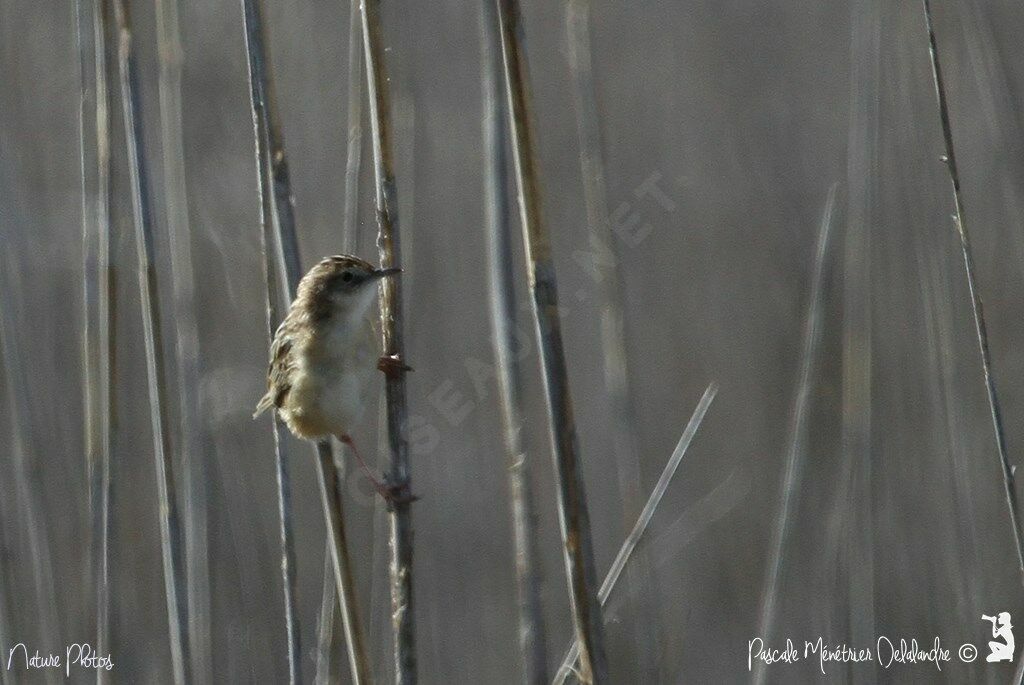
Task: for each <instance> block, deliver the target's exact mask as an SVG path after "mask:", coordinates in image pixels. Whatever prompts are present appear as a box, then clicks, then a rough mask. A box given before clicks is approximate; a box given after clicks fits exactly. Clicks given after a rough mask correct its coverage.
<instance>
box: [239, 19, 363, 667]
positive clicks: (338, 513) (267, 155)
mask: <svg viewBox="0 0 1024 685" xmlns="http://www.w3.org/2000/svg"><path fill="white" fill-rule="evenodd" d="M242 10H243V14H244V19H245V41H246V52H247V56H248V65H249V90H250V96H251V104H252V117H253V127H254V131H255V138H256V164H257V173H258V175H259V194H260V221H261V225H262V227H263V231H262V239H263V249H264V255H265V266H266V268H267V274H268V276H267V278H268V280H267V288H268V310H267V314H268V328H269V332H270V335H271V337H273V332H274V325H275V323H276V322H277V321H280V320H281V312H282V311H283V309H284V306H281V307H276V306H275V305H274V302H275V301H279V302H281V303H282V305H286V304H287V303H288V302H291V301H292V300H293V299H294V298H295V292H296V289H297V288H298V284H299V280H300V279H301V276H302V274H301V272H300V270H299V268H300V267H299V264H300V261H299V248H298V238H297V236H296V231H295V214H294V206H293V200H292V191H291V181H290V176H289V173H288V162H287V158H286V156H285V150H284V138H283V136H282V135H281V130H280V126H279V123H278V119H277V114H276V107H275V106H274V91H273V80H272V79H271V78H270V72H269V69H268V65H269V57H268V54H269V51H268V48H267V39H266V33H265V28H264V26H263V21H262V17H261V11H260V7H259V4H258V0H242ZM271 224H272V225H273V230H271ZM271 242H273V245H274V248H275V249H274V256H275V257H276V260H274V263H272V260H271V258H270V253H269V251H268V247H269V245H270V243H271ZM272 273H276V274H277V276H278V280H279V284H280V288H279V294H278V295H277V296H276V297H275V296H274V293H273V290H274V288H273V285H272V284H273V278H272V277H271V275H270V274H272ZM273 423H274V437H275V444H276V446H277V452H276V454H277V471H278V498H279V505H280V515H281V540H282V550H283V551H282V554H283V561H282V573H283V574H284V585H285V610H286V618H287V624H288V643H289V672H290V677H291V678H292V682H293V683H297V682H300V681H301V672H300V670H301V669H300V665H299V664H300V660H301V655H302V652H301V649H300V647H299V630H298V620H297V616H296V607H295V572H294V566H295V562H294V554H295V552H294V543H293V536H292V531H291V527H292V523H291V503H290V498H289V494H288V493H289V485H288V480H289V479H288V470H287V460H286V459H285V457H284V454H283V450H282V447H283V445H282V444H281V429H280V425H279V422H278V420H277V417H276V415H275V418H274V422H273ZM316 451H317V455H318V462H317V463H318V467H319V481H320V494H321V500H322V503H323V506H324V517H325V519H326V523H327V527H328V537H329V540H330V542H331V544H332V547H333V549H332V550H331V553H332V557H333V559H334V563H335V569H336V570H335V580H336V582H337V584H338V588H337V591H338V592H337V596H338V599H339V602H340V605H341V606H340V608H341V614H342V620H343V623H344V626H345V634H346V637H347V638H348V640H347V643H348V645H347V646H348V655H349V663H350V665H351V667H352V673H351V675H352V679H353V682H354V683H356V685H363V684H364V683H368V682H370V677H371V676H370V669H369V661H368V659H367V658H366V652H365V647H364V645H363V637H362V635H363V632H362V628H361V625H360V622H359V616H358V608H357V607H356V602H355V594H354V592H355V589H354V587H353V582H352V575H351V570H350V561H349V558H350V557H349V553H348V549H347V548H346V547H345V541H346V536H345V531H344V517H343V515H342V503H341V499H340V498H339V497H338V493H337V490H336V488H333V487H332V488H330V489H326V488H327V487H328V485H330V484H331V483H335V482H336V481H337V471H336V469H335V466H334V460H333V459H332V458H331V445H330V442H329V441H322V442H320V443H318V444H317V445H316ZM339 545H341V547H339Z"/></svg>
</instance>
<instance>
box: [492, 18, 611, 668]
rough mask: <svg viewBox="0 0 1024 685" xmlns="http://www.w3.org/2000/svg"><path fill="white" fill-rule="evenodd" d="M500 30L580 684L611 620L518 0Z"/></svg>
mask: <svg viewBox="0 0 1024 685" xmlns="http://www.w3.org/2000/svg"><path fill="white" fill-rule="evenodd" d="M495 1H496V2H497V6H498V23H499V27H500V31H501V47H502V61H503V67H504V75H505V87H506V96H507V102H508V108H509V111H510V112H511V117H510V120H509V129H510V133H511V140H512V159H513V161H514V164H515V172H516V182H517V186H518V190H519V212H520V221H521V223H522V227H523V234H524V239H523V240H524V243H525V247H526V261H527V264H528V267H529V285H530V293H531V295H532V300H533V316H534V322H535V324H536V330H537V338H538V347H539V350H540V362H541V370H542V378H543V381H544V391H545V395H546V401H547V412H548V422H549V429H550V431H551V442H552V445H551V448H552V458H553V459H554V463H555V474H556V477H557V481H558V513H559V523H560V524H561V531H562V539H563V543H564V553H565V566H566V576H567V580H568V585H569V598H570V601H571V604H572V611H573V623H574V626H575V629H576V638H577V640H578V642H579V644H580V647H581V649H580V666H581V668H580V679H581V680H582V681H583V682H584V683H605V682H607V681H608V664H607V660H606V658H605V650H604V622H603V620H602V618H601V605H600V603H599V602H598V599H597V571H596V570H595V568H594V551H593V543H592V541H591V535H590V516H589V514H588V512H587V502H586V495H585V493H584V488H583V474H582V472H581V470H580V469H581V464H580V461H579V456H578V445H577V440H576V427H575V423H574V419H573V411H572V400H571V397H570V394H569V379H568V372H567V369H566V363H565V351H564V349H563V345H562V332H561V328H560V324H559V319H558V289H557V286H556V282H555V266H554V262H553V260H552V257H551V246H550V243H549V239H548V234H547V229H546V227H545V226H544V224H543V222H542V219H541V200H540V178H539V170H538V168H537V166H538V164H537V160H536V152H535V144H534V141H533V131H532V127H531V119H530V117H531V112H530V102H529V98H530V96H529V92H528V83H527V79H528V75H527V64H526V57H525V55H524V54H523V50H522V46H521V45H520V41H521V39H522V36H523V26H522V23H521V19H522V17H521V14H520V8H519V3H518V2H517V0H495Z"/></svg>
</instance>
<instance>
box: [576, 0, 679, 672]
mask: <svg viewBox="0 0 1024 685" xmlns="http://www.w3.org/2000/svg"><path fill="white" fill-rule="evenodd" d="M566 34H567V44H568V48H569V50H568V53H569V70H570V73H571V75H572V94H573V101H574V104H575V109H576V128H577V134H578V137H579V141H580V174H581V177H582V179H583V199H584V204H585V206H586V218H587V227H588V228H589V238H590V249H591V251H592V253H593V267H594V269H593V275H594V278H595V282H596V285H597V290H598V297H599V301H600V309H601V351H602V356H603V361H604V383H605V389H606V391H607V393H608V404H609V416H610V417H611V421H612V426H611V435H612V446H613V448H614V455H615V465H616V469H617V475H618V485H619V494H620V498H621V501H622V521H623V525H625V526H628V525H629V524H630V522H631V521H633V520H635V519H636V517H637V515H638V514H639V513H640V510H641V507H642V506H643V493H642V487H643V485H642V482H643V478H642V472H641V466H640V455H639V452H638V447H637V445H638V444H639V438H638V436H637V432H636V413H635V410H634V407H633V398H632V393H631V391H630V385H629V361H628V358H627V356H626V317H625V311H624V309H623V306H622V292H623V285H622V277H621V272H620V270H619V258H618V254H617V251H616V249H615V248H616V242H615V240H614V239H613V234H612V227H611V221H610V219H609V213H608V189H607V184H606V180H605V164H604V155H603V153H602V146H601V143H602V140H601V127H600V118H599V115H598V108H597V86H596V84H595V82H594V71H593V60H592V51H591V47H590V0H569V2H567V3H566ZM636 555H637V556H636V559H635V560H634V563H633V564H632V565H631V566H630V569H629V571H628V572H627V574H626V581H627V583H628V585H629V587H630V592H629V593H628V594H629V596H630V597H631V598H632V601H633V603H634V606H633V610H632V617H631V618H632V628H633V638H634V639H633V643H634V645H635V649H636V662H637V666H638V676H639V677H641V678H643V679H644V680H650V681H654V680H659V679H661V678H663V676H664V674H662V673H661V671H660V669H659V664H658V653H659V649H658V646H659V645H660V644H661V634H662V626H661V618H660V614H659V612H658V610H657V606H656V601H657V598H658V597H659V594H660V593H659V590H658V585H657V579H656V577H655V574H654V568H653V566H652V563H651V559H650V557H649V555H648V553H647V550H646V549H642V550H639V551H638V552H637V553H636Z"/></svg>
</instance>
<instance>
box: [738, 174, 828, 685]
mask: <svg viewBox="0 0 1024 685" xmlns="http://www.w3.org/2000/svg"><path fill="white" fill-rule="evenodd" d="M835 201H836V185H835V184H833V185H832V187H831V188H830V189H829V191H828V199H826V201H825V211H824V213H823V215H822V217H821V225H820V227H819V229H818V241H817V245H816V247H815V250H814V270H813V272H812V275H811V287H810V291H809V295H808V298H807V312H806V315H805V317H804V336H803V338H804V339H803V343H804V344H803V350H802V354H801V356H800V373H799V376H798V378H797V386H796V397H795V399H794V401H793V411H792V414H791V415H790V416H791V419H790V425H789V439H788V441H787V442H788V445H789V448H788V450H787V451H786V461H785V468H784V470H783V477H782V488H781V499H782V502H781V504H780V506H779V510H778V512H777V514H776V517H775V524H774V527H773V529H772V542H771V548H770V552H769V555H770V556H769V559H768V570H767V572H766V574H765V579H764V585H763V586H762V588H761V616H760V622H759V627H758V632H757V636H758V637H760V638H761V639H763V640H764V641H765V642H766V643H767V642H768V641H769V639H770V638H771V634H772V629H773V627H774V624H775V607H776V598H777V597H778V593H779V577H780V575H781V570H782V562H783V559H784V556H785V550H786V544H787V542H788V540H789V533H790V530H791V528H792V518H793V513H792V512H793V498H794V497H795V496H797V495H798V494H799V493H800V492H801V488H802V485H803V473H804V462H805V457H806V455H805V452H804V448H805V445H804V441H805V440H806V437H807V411H808V405H809V404H810V397H811V377H812V374H813V373H814V369H815V365H816V363H817V359H818V349H819V347H820V346H821V334H822V319H823V318H824V313H825V312H824V308H825V302H824V298H823V296H822V292H823V290H824V280H825V258H826V256H827V254H828V245H829V236H830V234H831V232H832V212H833V210H834V209H835ZM766 677H767V673H766V669H765V668H764V664H763V663H758V665H757V666H756V669H755V672H754V682H755V683H763V682H764V681H765V678H766Z"/></svg>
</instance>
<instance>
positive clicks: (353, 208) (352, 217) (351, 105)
mask: <svg viewBox="0 0 1024 685" xmlns="http://www.w3.org/2000/svg"><path fill="white" fill-rule="evenodd" d="M359 5H360V0H351V2H350V3H349V32H348V103H347V105H348V111H347V116H346V130H347V136H346V137H347V142H346V156H345V210H344V211H345V214H344V218H343V220H342V229H341V250H342V252H344V253H346V254H353V253H355V251H356V249H357V247H358V245H359V236H358V233H357V229H358V226H359V224H358V219H359V174H360V171H361V170H362V152H363V149H362V141H363V84H364V81H363V30H362V28H363V27H362V22H361V20H360V13H359ZM338 478H339V480H340V479H341V474H339V476H338ZM331 544H332V539H331V537H330V534H329V533H328V539H327V545H328V548H327V555H326V556H327V563H325V564H324V581H323V592H322V596H321V602H320V620H319V621H318V622H317V652H316V654H317V661H316V682H317V683H320V684H324V685H326V683H327V682H328V679H329V678H330V673H331V656H332V649H331V647H332V643H333V640H334V608H335V606H336V605H335V599H336V592H335V587H334V582H335V577H334V572H333V570H332V568H331V566H330V560H331V559H332V558H333V557H332V555H331V554H330V549H329V546H330V545H331ZM353 600H354V597H353ZM360 635H361V631H360ZM367 658H369V655H368V654H367ZM366 670H367V672H369V671H370V668H369V664H367V668H366Z"/></svg>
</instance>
